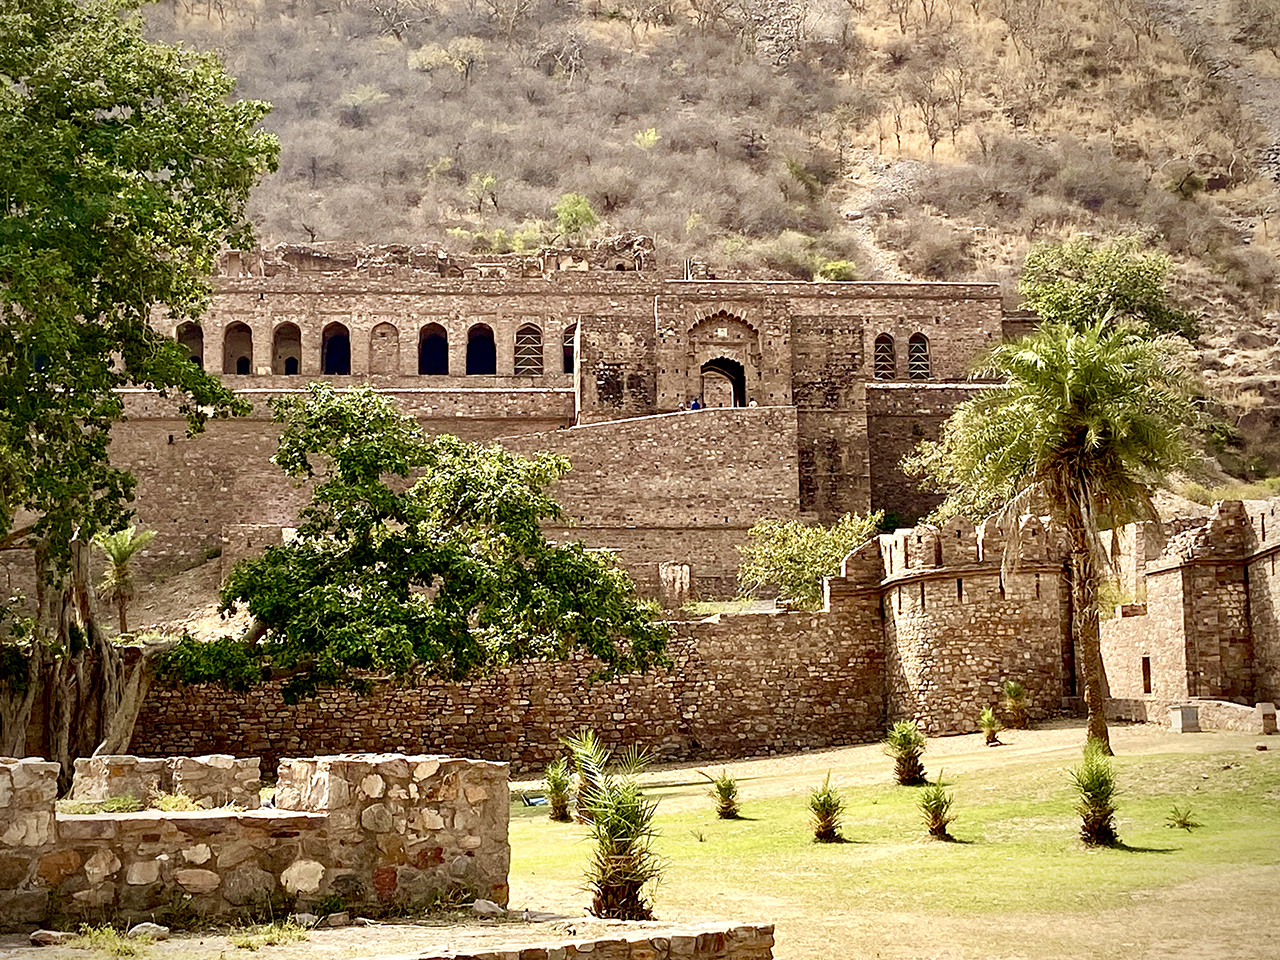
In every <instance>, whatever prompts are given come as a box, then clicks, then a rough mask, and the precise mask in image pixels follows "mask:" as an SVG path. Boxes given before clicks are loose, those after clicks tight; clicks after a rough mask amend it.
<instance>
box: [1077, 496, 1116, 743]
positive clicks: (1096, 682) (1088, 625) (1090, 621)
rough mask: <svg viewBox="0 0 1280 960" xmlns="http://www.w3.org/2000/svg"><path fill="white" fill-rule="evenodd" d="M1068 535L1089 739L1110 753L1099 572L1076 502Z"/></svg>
mask: <svg viewBox="0 0 1280 960" xmlns="http://www.w3.org/2000/svg"><path fill="white" fill-rule="evenodd" d="M1068 511H1069V513H1068V517H1067V535H1068V537H1069V538H1070V541H1071V567H1072V577H1071V593H1072V597H1071V600H1072V611H1071V632H1072V634H1073V635H1074V637H1075V643H1076V650H1077V651H1078V653H1079V656H1080V666H1081V667H1082V668H1083V673H1084V702H1085V704H1086V705H1087V706H1088V708H1089V738H1090V739H1092V740H1098V741H1100V742H1101V743H1102V745H1103V747H1105V749H1106V752H1107V754H1110V753H1111V737H1110V735H1109V734H1108V732H1107V715H1106V703H1107V673H1106V669H1105V667H1104V666H1103V664H1102V630H1101V627H1100V625H1099V622H1098V572H1097V570H1096V569H1095V567H1094V561H1093V553H1092V551H1091V550H1090V549H1089V539H1088V537H1087V535H1086V533H1085V525H1084V518H1083V516H1082V514H1081V512H1080V509H1079V507H1078V505H1077V504H1076V503H1070V504H1068Z"/></svg>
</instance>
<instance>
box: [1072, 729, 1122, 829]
mask: <svg viewBox="0 0 1280 960" xmlns="http://www.w3.org/2000/svg"><path fill="white" fill-rule="evenodd" d="M1071 783H1072V784H1073V785H1074V786H1075V788H1076V790H1077V792H1078V793H1079V799H1078V800H1077V801H1076V808H1075V809H1076V813H1078V814H1080V839H1081V840H1083V841H1084V842H1085V843H1087V844H1089V846H1093V847H1097V846H1103V847H1105V846H1111V845H1112V844H1114V843H1115V842H1116V840H1117V837H1116V825H1115V813H1116V805H1115V796H1116V774H1115V770H1114V768H1113V767H1112V766H1111V758H1110V756H1109V755H1108V754H1107V747H1106V745H1105V744H1103V743H1102V742H1101V741H1099V740H1094V739H1092V738H1091V739H1090V740H1089V742H1088V743H1086V744H1085V746H1084V759H1083V760H1081V761H1080V766H1078V767H1076V768H1075V769H1074V770H1072V771H1071Z"/></svg>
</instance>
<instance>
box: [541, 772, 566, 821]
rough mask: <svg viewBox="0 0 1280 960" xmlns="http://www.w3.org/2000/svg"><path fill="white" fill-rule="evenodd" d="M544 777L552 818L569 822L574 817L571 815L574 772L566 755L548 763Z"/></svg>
mask: <svg viewBox="0 0 1280 960" xmlns="http://www.w3.org/2000/svg"><path fill="white" fill-rule="evenodd" d="M543 777H544V779H543V784H544V786H545V787H546V792H547V804H548V806H549V808H550V809H549V811H548V813H549V815H550V817H551V819H552V820H555V821H558V822H559V823H568V822H569V821H570V820H572V819H573V818H572V817H570V816H569V798H570V797H571V796H572V795H573V774H572V773H570V772H569V763H568V761H567V760H565V758H564V757H556V758H555V759H554V760H552V761H551V762H550V763H549V764H547V769H546V772H545V773H544V774H543Z"/></svg>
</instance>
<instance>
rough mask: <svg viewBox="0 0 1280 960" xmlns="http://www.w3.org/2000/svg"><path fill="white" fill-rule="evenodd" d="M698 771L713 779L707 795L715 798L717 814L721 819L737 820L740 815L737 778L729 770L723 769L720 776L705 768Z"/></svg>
mask: <svg viewBox="0 0 1280 960" xmlns="http://www.w3.org/2000/svg"><path fill="white" fill-rule="evenodd" d="M698 773H700V774H702V776H704V777H706V778H707V779H708V780H710V781H711V789H710V790H708V791H707V796H709V797H714V798H715V801H716V816H717V817H719V818H720V819H721V820H737V819H738V817H739V816H740V814H739V812H738V781H737V779H735V778H734V777H733V776H732V775H731V774H730V773H729V772H728V771H727V770H721V771H720V776H718V777H713V776H712V775H711V774H709V773H707V772H706V771H704V770H699V771H698Z"/></svg>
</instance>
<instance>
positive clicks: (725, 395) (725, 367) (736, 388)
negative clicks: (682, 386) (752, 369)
mask: <svg viewBox="0 0 1280 960" xmlns="http://www.w3.org/2000/svg"><path fill="white" fill-rule="evenodd" d="M701 372H702V390H701V397H702V405H703V406H704V407H745V406H746V405H747V381H746V374H745V372H744V371H743V369H742V364H740V363H738V361H736V360H730V359H728V358H727V357H716V358H715V359H714V360H708V361H707V362H706V363H704V364H703V365H702V370H701Z"/></svg>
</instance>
